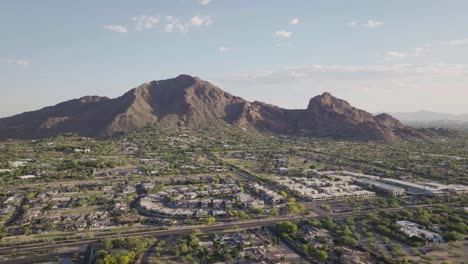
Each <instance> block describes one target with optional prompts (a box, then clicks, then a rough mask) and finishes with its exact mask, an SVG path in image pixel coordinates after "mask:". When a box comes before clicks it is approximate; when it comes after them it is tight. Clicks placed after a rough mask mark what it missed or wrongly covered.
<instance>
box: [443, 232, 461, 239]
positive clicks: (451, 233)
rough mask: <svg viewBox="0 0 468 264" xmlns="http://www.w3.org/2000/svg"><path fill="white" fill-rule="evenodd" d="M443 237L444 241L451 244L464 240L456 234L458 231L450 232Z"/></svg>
mask: <svg viewBox="0 0 468 264" xmlns="http://www.w3.org/2000/svg"><path fill="white" fill-rule="evenodd" d="M442 237H443V238H444V240H445V241H446V242H449V241H457V240H462V239H463V236H462V235H461V234H460V233H458V232H456V231H449V232H445V233H444V234H443V235H442Z"/></svg>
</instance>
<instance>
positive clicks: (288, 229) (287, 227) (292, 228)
mask: <svg viewBox="0 0 468 264" xmlns="http://www.w3.org/2000/svg"><path fill="white" fill-rule="evenodd" d="M275 228H276V231H277V232H278V233H280V234H281V235H282V234H295V233H296V232H297V230H298V228H297V225H296V224H293V223H292V222H290V221H286V222H278V223H277V224H276V227H275Z"/></svg>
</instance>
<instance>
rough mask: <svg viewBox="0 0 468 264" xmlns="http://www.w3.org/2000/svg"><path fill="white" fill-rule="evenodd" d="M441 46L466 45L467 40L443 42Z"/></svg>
mask: <svg viewBox="0 0 468 264" xmlns="http://www.w3.org/2000/svg"><path fill="white" fill-rule="evenodd" d="M443 44H447V45H450V46H461V45H468V38H465V39H453V40H449V41H445V42H443Z"/></svg>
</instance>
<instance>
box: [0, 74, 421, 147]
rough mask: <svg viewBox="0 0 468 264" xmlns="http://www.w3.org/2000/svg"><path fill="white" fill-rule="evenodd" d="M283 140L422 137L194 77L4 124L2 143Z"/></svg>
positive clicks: (318, 105)
mask: <svg viewBox="0 0 468 264" xmlns="http://www.w3.org/2000/svg"><path fill="white" fill-rule="evenodd" d="M228 124H231V125H235V126H239V127H243V128H245V129H248V130H250V131H254V132H257V131H260V132H264V131H265V132H273V133H278V134H304V135H305V134H312V135H317V136H334V137H346V138H354V139H363V140H395V139H406V138H424V137H426V136H427V135H428V133H427V132H425V131H419V130H415V129H413V128H410V127H407V126H404V125H403V124H401V123H400V122H399V121H398V120H396V119H394V118H393V117H391V116H389V115H387V114H382V115H377V116H373V115H372V114H370V113H367V112H365V111H363V110H359V109H356V108H354V107H352V106H351V105H350V104H349V103H348V102H346V101H344V100H341V99H338V98H335V97H333V96H332V95H331V94H329V93H324V94H323V95H320V96H316V97H314V98H312V99H311V100H310V102H309V105H308V107H307V109H301V110H289V109H283V108H280V107H277V106H274V105H269V104H265V103H261V102H248V101H246V100H244V99H242V98H240V97H237V96H233V95H231V94H229V93H227V92H225V91H223V90H221V89H220V88H218V87H216V86H214V85H212V84H211V83H209V82H206V81H203V80H201V79H199V78H195V77H192V76H189V75H180V76H178V77H177V78H173V79H168V80H162V81H152V82H150V83H145V84H142V85H140V86H139V87H137V88H134V89H132V90H130V91H129V92H127V93H125V94H124V95H122V96H121V97H118V98H115V99H109V98H106V97H97V96H94V97H83V98H80V99H74V100H70V101H67V102H63V103H60V104H58V105H55V106H51V107H46V108H43V109H41V110H37V111H33V112H27V113H23V114H19V115H16V116H12V117H8V118H2V119H0V138H41V137H50V136H54V135H57V134H59V133H67V132H72V133H78V134H80V135H82V136H90V137H101V136H112V135H115V134H116V133H120V132H125V131H130V130H135V129H140V128H143V127H144V126H147V125H158V126H173V127H187V128H191V129H203V128H210V129H215V128H216V127H221V126H226V125H228Z"/></svg>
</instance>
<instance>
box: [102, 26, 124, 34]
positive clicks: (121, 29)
mask: <svg viewBox="0 0 468 264" xmlns="http://www.w3.org/2000/svg"><path fill="white" fill-rule="evenodd" d="M104 28H105V29H107V30H109V31H112V32H118V33H127V32H128V30H127V28H126V27H124V26H121V25H107V26H104Z"/></svg>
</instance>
